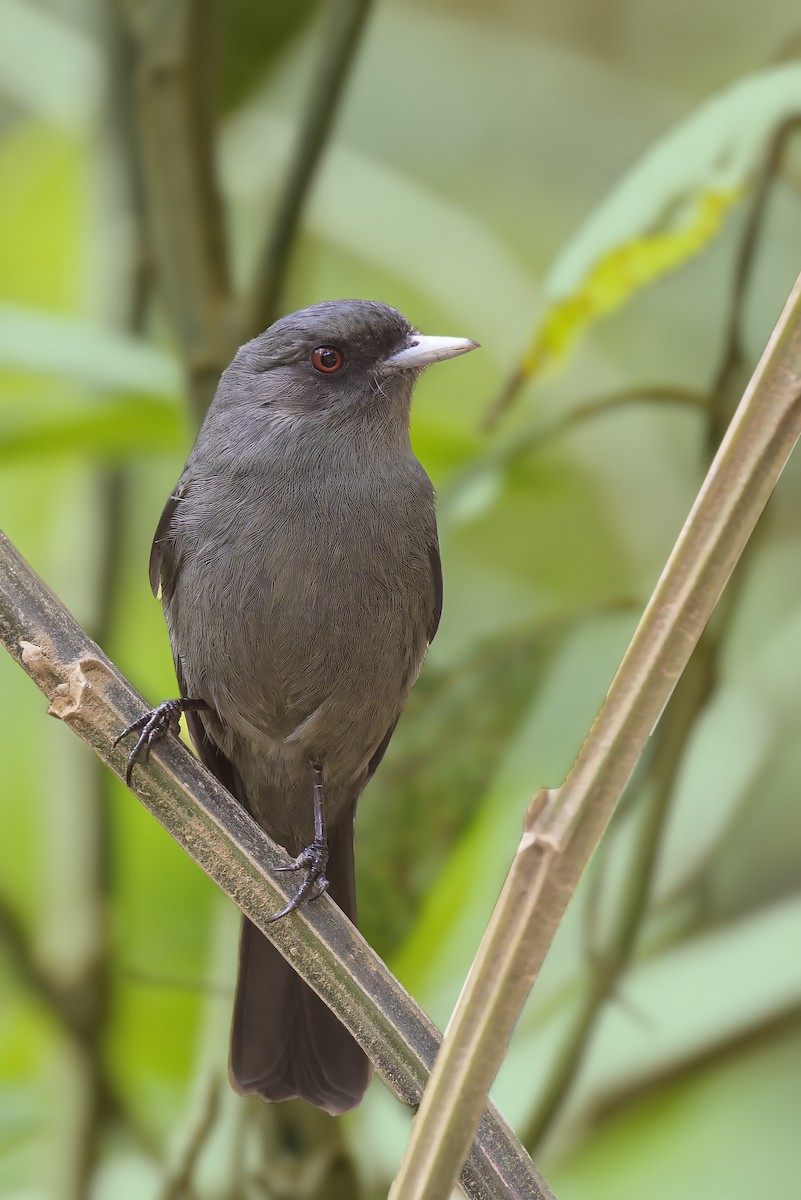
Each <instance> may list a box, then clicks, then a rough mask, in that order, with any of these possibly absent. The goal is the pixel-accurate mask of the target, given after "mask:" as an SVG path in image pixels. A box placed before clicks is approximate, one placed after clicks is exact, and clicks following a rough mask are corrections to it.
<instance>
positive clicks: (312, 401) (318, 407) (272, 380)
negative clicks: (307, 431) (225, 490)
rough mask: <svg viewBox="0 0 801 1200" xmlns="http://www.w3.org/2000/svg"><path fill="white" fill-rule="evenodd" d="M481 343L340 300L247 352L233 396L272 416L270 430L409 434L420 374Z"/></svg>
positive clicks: (297, 317)
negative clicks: (350, 426) (359, 428)
mask: <svg viewBox="0 0 801 1200" xmlns="http://www.w3.org/2000/svg"><path fill="white" fill-rule="evenodd" d="M477 344H478V343H477V342H472V341H469V340H468V339H466V338H447V337H427V336H425V335H423V334H421V333H419V332H418V331H417V330H416V329H415V328H414V327H413V326H412V325H410V324H409V322H408V321H407V320H406V318H405V317H404V316H402V314H401V313H399V312H398V311H397V310H396V309H394V308H390V307H389V306H388V305H386V304H378V303H376V302H373V301H367V300H332V301H329V302H327V303H324V304H315V305H313V306H312V307H310V308H304V309H301V311H300V312H296V313H292V314H291V315H290V316H287V317H282V318H281V320H280V321H276V322H275V324H274V325H271V326H270V328H269V329H267V330H266V331H265V332H264V333H262V334H259V336H258V337H256V338H253V340H252V341H250V342H247V343H246V344H245V345H244V346H242V347H241V349H240V350H239V351H238V353H237V355H236V357H235V358H234V361H233V363H232V364H231V366H230V367H229V368H228V371H227V372H226V375H227V376H228V380H227V381H226V382H227V386H226V387H225V391H226V392H227V393H229V395H230V394H232V393H234V392H235V393H237V403H241V402H243V401H244V402H246V403H247V404H248V405H250V406H253V407H256V408H261V409H263V410H265V416H266V418H267V419H268V422H269V423H270V424H272V423H273V421H274V420H277V421H279V422H284V423H286V422H292V423H295V422H304V423H305V420H306V419H307V418H311V419H317V420H324V419H326V418H331V419H333V420H334V421H335V422H336V423H337V424H347V423H349V422H350V421H352V420H354V419H356V420H360V421H366V420H369V419H373V420H374V421H375V422H376V423H378V424H386V425H387V427H388V428H389V427H395V426H397V427H401V426H405V428H406V429H407V430H408V413H409V401H410V398H411V394H412V390H413V388H414V384H415V382H416V381H417V378H418V376H419V374H420V372H421V371H422V370H423V369H424V368H425V367H427V366H429V365H430V364H431V363H435V362H441V361H442V360H443V359H446V358H454V357H455V356H456V355H458V354H465V353H466V352H467V351H468V350H473V349H474V348H475V347H476V346H477ZM231 385H233V386H231Z"/></svg>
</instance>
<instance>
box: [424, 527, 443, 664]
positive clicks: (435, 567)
mask: <svg viewBox="0 0 801 1200" xmlns="http://www.w3.org/2000/svg"><path fill="white" fill-rule="evenodd" d="M428 561H429V563H430V564H431V584H432V587H433V596H434V602H433V604H432V607H431V615H430V616H429V620H428V629H427V631H426V637H427V638H428V644H429V646H430V645H431V643H432V642H433V640H434V638H435V637H436V633H437V630H438V629H439V619H440V617H441V616H442V563H441V562H440V557H439V545H438V543H437V538H436V534H435V535H434V539H433V541H430V542H429V543H428Z"/></svg>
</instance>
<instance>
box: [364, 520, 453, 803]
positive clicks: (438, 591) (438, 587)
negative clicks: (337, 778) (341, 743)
mask: <svg viewBox="0 0 801 1200" xmlns="http://www.w3.org/2000/svg"><path fill="white" fill-rule="evenodd" d="M428 561H429V563H430V564H431V587H432V603H431V612H430V614H429V618H428V626H427V628H426V639H427V641H428V644H429V646H430V645H431V643H432V642H433V640H434V638H435V636H436V633H437V630H438V628H439V619H440V617H441V616H442V563H441V562H440V557H439V545H438V544H437V537H436V534H434V537H433V540H432V541H430V542H429V543H428ZM399 719H400V713H398V715H397V716H396V717H395V720H394V721H393V722H392V724H391V725H390V727H389V729H388V730H387V732H386V733H385V734H384V736H383V738H382V739H381V742H380V743H379V745H378V747H377V749H376V751H375V753H374V754H373V757H372V758H371V759H370V764H369V766H368V768H367V779H366V780H365V782H366V783H369V781H370V780H371V779H372V777H373V775H374V774H375V772H376V770H377V768H378V764H379V763H380V762H381V759H382V758H383V757H384V755H385V754H386V752H387V746H388V745H389V743H390V741H391V739H392V735H393V733H394V732H395V726H396V725H397V723H398V721H399Z"/></svg>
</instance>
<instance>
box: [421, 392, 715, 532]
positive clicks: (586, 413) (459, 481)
mask: <svg viewBox="0 0 801 1200" xmlns="http://www.w3.org/2000/svg"><path fill="white" fill-rule="evenodd" d="M648 403H653V404H665V405H670V406H672V405H675V406H677V407H679V408H689V409H696V410H698V411H703V410H704V409H705V408H707V407H708V404H709V397H708V396H707V395H706V393H705V392H696V391H693V390H691V389H689V388H681V387H673V386H670V385H664V384H643V385H641V386H640V387H631V388H622V389H621V390H620V391H616V392H607V393H605V394H604V395H603V396H597V397H596V398H595V399H594V400H585V401H583V402H582V403H581V404H576V405H574V407H573V408H571V409H570V410H569V411H568V412H564V413H560V414H559V415H558V416H556V417H554V418H552V419H551V420H549V421H540V422H538V423H537V424H536V425H534V426H533V427H532V428H530V429H522V430H517V431H516V433H515V436H514V437H513V438H508V439H506V440H505V441H503V442H501V443H500V444H498V445H495V446H493V447H491V448H490V449H489V450H487V451H486V452H485V453H484V454H482V455H481V457H480V458H479V459H478V460H477V461H476V462H475V463H471V464H470V465H469V466H468V467H466V468H465V469H464V470H463V471H461V472H460V473H459V474H458V475H456V476H455V478H454V479H453V480H451V482H450V483H449V484H448V485H447V486H446V487H445V488H444V489H443V490H442V492H441V493H440V512H441V513H443V512H444V513H445V514H446V515H447V512H448V510H449V507H450V505H451V504H453V503H458V497H459V496H460V495H461V494H462V492H463V491H464V490H465V488H467V487H469V486H470V485H471V484H473V483H475V482H476V481H477V480H479V479H482V478H484V477H485V476H486V475H487V474H489V473H490V472H492V471H497V470H499V469H500V468H501V467H505V466H506V465H507V464H508V463H511V462H515V461H516V460H517V459H518V458H521V457H523V456H524V455H526V454H531V453H532V452H534V451H537V450H540V449H542V447H543V446H546V445H548V443H549V442H551V441H554V440H555V439H556V438H558V437H561V436H562V435H563V434H565V433H569V432H570V431H571V430H572V429H576V428H578V427H579V426H581V425H584V424H585V423H586V422H587V421H592V420H594V419H595V418H596V417H602V416H605V415H606V414H607V413H610V412H615V411H617V410H618V409H621V408H630V407H633V406H635V405H638V404H648Z"/></svg>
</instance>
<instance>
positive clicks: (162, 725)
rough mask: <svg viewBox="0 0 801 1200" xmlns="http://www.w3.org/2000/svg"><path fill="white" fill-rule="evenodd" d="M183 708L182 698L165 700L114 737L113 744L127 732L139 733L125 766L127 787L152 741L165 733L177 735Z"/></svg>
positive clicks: (155, 740) (145, 758)
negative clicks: (135, 767) (137, 764)
mask: <svg viewBox="0 0 801 1200" xmlns="http://www.w3.org/2000/svg"><path fill="white" fill-rule="evenodd" d="M184 708H185V702H184V701H183V700H165V701H164V702H163V703H162V704H159V706H158V707H157V708H151V709H149V710H148V711H147V712H146V713H143V714H142V716H141V717H139V719H138V720H136V721H134V722H133V723H132V724H131V725H128V726H127V728H126V729H123V730H122V732H121V733H118V734H117V736H116V737H115V739H114V745H115V746H116V745H117V744H118V743H119V742H121V741H122V739H123V738H125V737H127V736H128V734H129V733H138V734H139V737H138V738H137V739H136V743H135V745H134V748H133V750H132V751H131V753H130V754H129V755H128V764H127V766H126V768H125V782H126V783H127V784H128V786H129V787H130V786H131V776H132V775H133V769H134V766H135V765H136V763H138V762H141V763H142V765H143V766H144V764H145V763H146V762H147V759H148V755H149V754H150V747H151V746H152V745H153V743H154V742H157V741H159V740H160V739H161V738H163V737H164V736H165V735H166V734H167V733H174V734H175V735H176V736H177V735H178V733H179V730H180V725H181V713H182V712H183V711H184Z"/></svg>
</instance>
